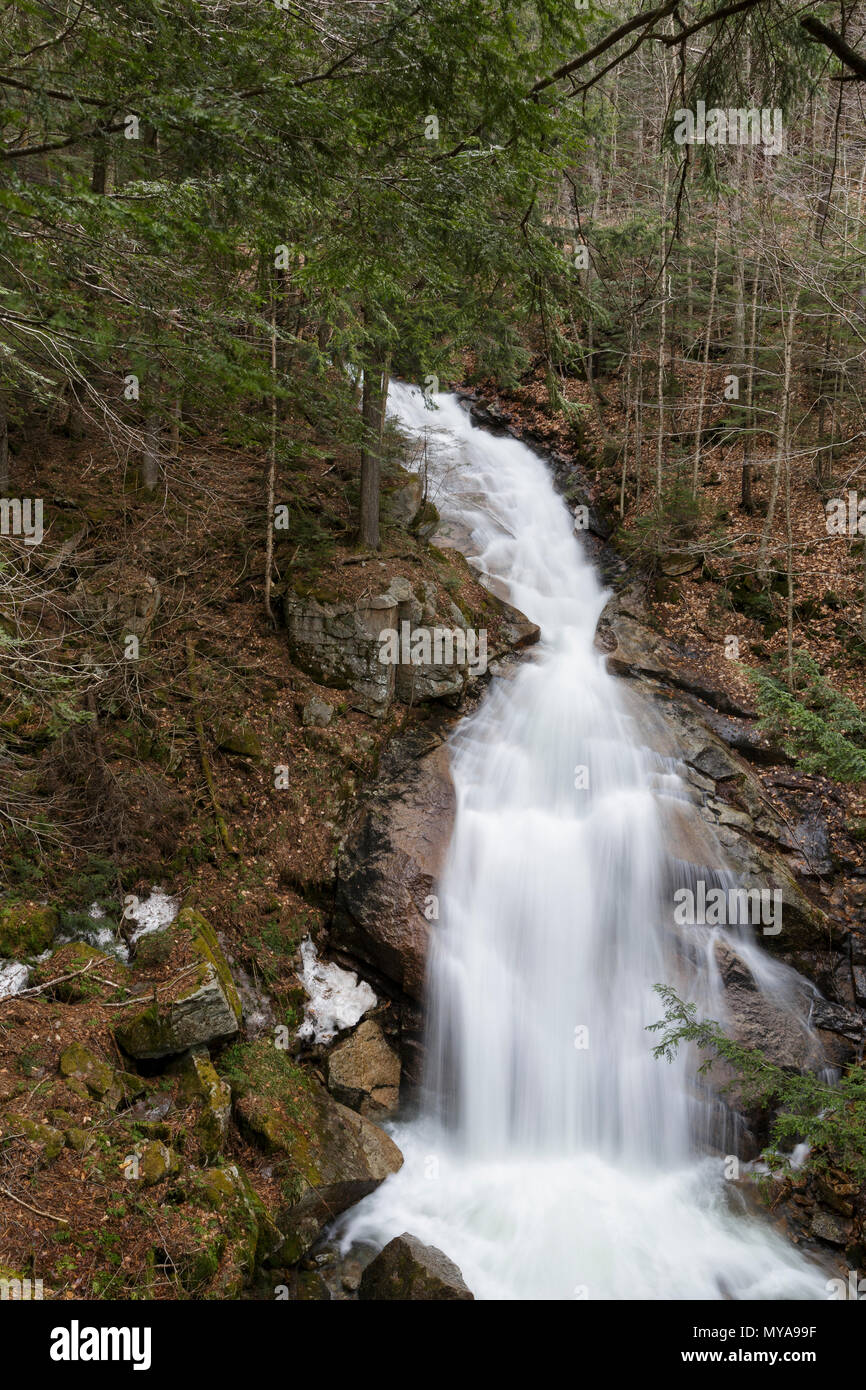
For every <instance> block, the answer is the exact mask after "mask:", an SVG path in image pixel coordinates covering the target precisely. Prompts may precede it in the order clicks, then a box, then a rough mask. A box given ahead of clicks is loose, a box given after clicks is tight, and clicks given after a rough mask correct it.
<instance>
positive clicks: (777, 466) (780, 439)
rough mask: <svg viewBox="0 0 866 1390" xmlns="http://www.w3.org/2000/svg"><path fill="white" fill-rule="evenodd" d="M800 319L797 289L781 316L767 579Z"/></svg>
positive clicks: (761, 568)
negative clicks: (781, 362)
mask: <svg viewBox="0 0 866 1390" xmlns="http://www.w3.org/2000/svg"><path fill="white" fill-rule="evenodd" d="M796 319H797V295H796V293H795V295H794V298H793V300H792V301H791V306H790V308H789V310H788V317H787V320H786V319H785V317H784V314H783V316H782V332H783V334H784V339H785V348H784V367H783V369H782V399H781V402H780V405H779V426H778V429H777V432H776V457H775V459H774V460H773V479H772V482H771V484H770V499H769V502H768V503H767V519H766V521H765V522H764V530H763V533H762V535H761V544H760V547H759V551H758V572H759V574H760V575H761V576H762V578H763V579H764V581H765V582H766V580H767V578H768V577H769V570H768V568H767V550H768V548H769V544H770V536H771V534H772V531H773V521H774V518H775V511H776V498H777V496H778V493H779V479H780V476H781V471H782V466H783V464H784V463H785V462H786V461H787V458H788V452H789V442H790V441H789V437H788V421H789V418H790V411H791V363H792V359H793V349H794V324H795V323H796Z"/></svg>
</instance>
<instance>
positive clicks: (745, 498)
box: [740, 260, 761, 516]
mask: <svg viewBox="0 0 866 1390" xmlns="http://www.w3.org/2000/svg"><path fill="white" fill-rule="evenodd" d="M754 274H755V279H754V283H753V285H752V309H751V320H750V323H749V359H748V365H747V367H746V426H747V429H748V435H747V443H746V451H747V452H746V457H747V458H748V456H749V454H750V453H751V451H752V449H753V448H754V441H755V344H756V332H757V324H758V287H759V285H760V282H761V262H760V260H758V261H756V262H755V272H754ZM740 506H741V507H742V508H743V511H745V512H747V513H748V514H749V515H750V516H751V514H752V512H753V511H754V510H755V503H754V499H753V497H752V465H751V463H747V462H745V461H744V463H743V483H742V489H741V492H740Z"/></svg>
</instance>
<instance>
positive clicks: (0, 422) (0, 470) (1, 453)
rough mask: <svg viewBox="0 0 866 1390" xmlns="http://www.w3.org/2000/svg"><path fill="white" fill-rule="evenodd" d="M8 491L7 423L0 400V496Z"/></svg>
mask: <svg viewBox="0 0 866 1390" xmlns="http://www.w3.org/2000/svg"><path fill="white" fill-rule="evenodd" d="M8 491H9V424H8V421H7V418H6V406H5V405H4V403H3V401H2V400H0V497H5V496H6V494H7V492H8Z"/></svg>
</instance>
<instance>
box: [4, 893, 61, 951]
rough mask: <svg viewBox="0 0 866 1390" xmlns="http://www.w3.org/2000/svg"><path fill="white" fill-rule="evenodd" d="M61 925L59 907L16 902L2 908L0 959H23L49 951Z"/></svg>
mask: <svg viewBox="0 0 866 1390" xmlns="http://www.w3.org/2000/svg"><path fill="white" fill-rule="evenodd" d="M59 924H60V915H59V913H58V911H57V909H56V907H46V906H44V905H43V904H41V903H13V904H12V906H11V907H4V908H0V956H7V957H9V958H10V959H12V960H22V959H24V958H25V957H28V956H39V955H41V954H42V952H43V951H47V950H48V948H49V947H50V945H51V943H52V941H53V940H54V934H55V932H56V931H57V928H58V926H59Z"/></svg>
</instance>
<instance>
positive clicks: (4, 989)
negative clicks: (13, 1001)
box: [0, 960, 30, 999]
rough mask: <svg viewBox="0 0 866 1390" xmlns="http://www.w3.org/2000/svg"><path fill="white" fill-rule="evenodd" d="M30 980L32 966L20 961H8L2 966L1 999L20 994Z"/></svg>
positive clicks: (0, 979)
mask: <svg viewBox="0 0 866 1390" xmlns="http://www.w3.org/2000/svg"><path fill="white" fill-rule="evenodd" d="M29 979H30V966H29V965H22V963H21V961H18V960H7V961H5V962H4V963H3V964H0V999H6V998H7V996H8V995H10V994H20V993H21V991H22V989H24V988H25V986H26V984H27V981H28V980H29Z"/></svg>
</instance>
